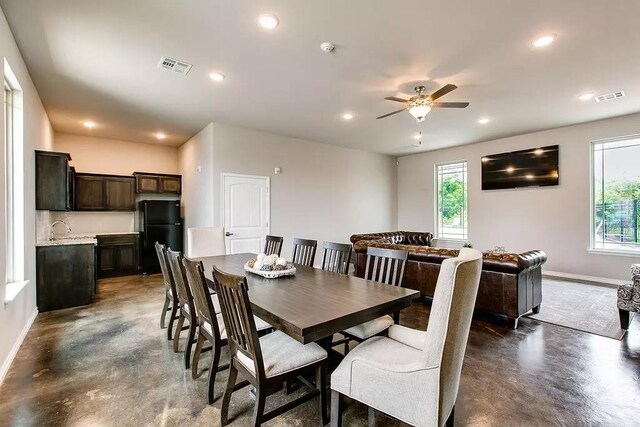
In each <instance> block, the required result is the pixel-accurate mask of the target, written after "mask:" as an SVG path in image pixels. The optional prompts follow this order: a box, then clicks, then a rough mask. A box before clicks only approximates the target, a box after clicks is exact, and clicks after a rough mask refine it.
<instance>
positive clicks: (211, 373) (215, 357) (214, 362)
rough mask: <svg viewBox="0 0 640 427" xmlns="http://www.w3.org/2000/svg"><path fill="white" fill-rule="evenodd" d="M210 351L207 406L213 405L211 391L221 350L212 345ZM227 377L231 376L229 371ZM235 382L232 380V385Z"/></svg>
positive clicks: (214, 383) (214, 382)
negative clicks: (211, 352)
mask: <svg viewBox="0 0 640 427" xmlns="http://www.w3.org/2000/svg"><path fill="white" fill-rule="evenodd" d="M212 351H213V354H212V356H213V357H212V358H211V369H210V370H209V391H208V393H209V405H211V404H212V403H213V389H214V387H215V385H216V373H217V372H218V366H219V365H220V353H221V352H222V349H221V348H220V347H219V346H217V345H215V344H214V346H213V350H212ZM234 369H235V368H234ZM229 376H231V371H229ZM235 381H236V380H235V379H234V380H233V382H234V385H235Z"/></svg>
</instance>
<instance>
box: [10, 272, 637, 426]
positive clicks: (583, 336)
mask: <svg viewBox="0 0 640 427" xmlns="http://www.w3.org/2000/svg"><path fill="white" fill-rule="evenodd" d="M162 298H163V289H162V285H161V279H160V277H159V276H151V277H142V276H140V277H129V278H120V279H110V280H106V281H102V282H101V283H100V285H99V293H98V297H97V300H96V301H95V302H94V304H92V305H90V306H87V307H81V308H75V309H68V310H61V311H57V312H50V313H43V314H41V315H39V316H38V318H37V319H36V321H35V323H34V325H33V327H32V329H31V331H30V332H29V334H28V335H27V338H26V340H25V342H24V344H23V345H22V348H21V349H20V351H19V353H18V355H17V357H16V359H15V362H14V364H13V366H12V367H11V369H10V371H9V373H8V376H7V378H6V379H5V381H4V383H3V384H2V385H1V386H0V425H17V426H22V425H38V426H41V425H56V426H59V425H72V426H112V425H118V426H140V425H159V426H187V425H189V426H191V425H197V426H210V425H213V426H215V425H219V408H220V401H221V399H218V400H217V401H216V402H215V404H214V405H211V406H210V405H207V403H206V387H207V375H206V372H205V371H204V368H205V366H206V365H207V364H208V360H209V359H208V357H209V355H208V354H207V355H205V356H204V358H203V361H202V364H201V366H202V368H203V369H202V370H203V374H202V375H201V376H200V378H198V379H197V380H192V379H191V376H190V372H189V371H186V370H185V369H184V367H183V359H182V353H177V354H176V353H174V352H173V350H172V348H171V345H170V344H169V342H167V340H166V331H165V330H160V328H159V323H158V321H159V313H160V308H161V305H162ZM543 307H544V305H543ZM543 309H544V308H543ZM427 318H428V307H426V306H424V305H423V304H421V303H419V304H415V305H414V306H413V307H412V308H410V309H407V310H405V312H403V316H402V320H401V323H403V324H406V325H409V326H413V327H417V328H422V329H424V328H425V326H426V322H427ZM226 378H227V374H226V372H222V373H220V374H219V375H218V378H217V382H216V396H218V397H219V396H221V394H222V393H221V390H222V388H223V387H224V384H225V381H226ZM300 392H301V390H298V393H300ZM291 397H292V396H285V395H284V394H283V393H282V392H280V393H279V394H277V395H275V396H274V397H272V398H270V399H271V400H269V399H268V400H267V407H268V408H269V405H270V402H272V403H273V402H282V401H284V400H286V399H289V398H291ZM252 403H253V402H252V400H251V398H250V395H249V392H248V390H247V389H244V390H241V391H239V392H237V393H235V394H234V397H233V399H232V407H231V410H230V414H231V416H232V417H235V420H234V423H233V425H238V426H243V425H247V424H248V423H249V421H250V416H251V409H252ZM639 422H640V319H638V318H636V319H634V321H633V324H632V325H631V331H630V333H628V334H627V335H626V336H625V338H624V339H623V340H622V341H616V340H613V339H609V338H605V337H600V336H597V335H592V334H588V333H583V332H580V331H575V330H572V329H568V328H564V327H560V326H555V325H552V324H547V323H541V322H538V321H536V320H533V319H522V320H521V322H520V327H519V328H518V329H517V330H515V331H514V330H509V329H507V328H506V326H505V325H504V324H503V323H502V322H501V319H499V318H490V317H485V316H476V318H475V319H474V322H473V325H472V329H471V334H470V337H469V345H468V349H467V355H466V358H465V363H464V368H463V372H462V380H461V383H460V393H459V396H458V401H457V405H456V420H455V423H456V425H459V426H462V425H471V426H501V425H504V426H521V425H522V426H523V425H526V426H537V425H539V426H550V425H566V426H585V425H611V426H614V425H615V426H632V425H638V424H639ZM366 423H367V416H366V408H365V407H363V406H362V405H360V404H358V403H354V402H348V404H347V408H346V411H345V417H344V424H345V425H347V426H364V425H366ZM318 424H320V422H319V415H318V409H317V403H316V401H315V400H313V401H310V402H307V403H306V404H304V405H302V406H300V407H298V408H296V409H294V410H292V411H290V412H288V413H287V414H285V415H282V416H280V417H278V418H276V419H274V420H272V421H270V422H269V423H267V425H272V426H276V425H277V426H280V425H286V426H309V425H318ZM379 425H385V426H386V425H396V423H394V422H392V421H391V420H389V419H386V418H383V417H379Z"/></svg>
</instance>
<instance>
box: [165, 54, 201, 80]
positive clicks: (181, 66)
mask: <svg viewBox="0 0 640 427" xmlns="http://www.w3.org/2000/svg"><path fill="white" fill-rule="evenodd" d="M191 67H193V65H191V64H189V63H187V62H184V61H179V60H177V59H173V58H169V57H167V56H163V57H162V58H160V62H159V63H158V68H162V69H163V70H167V71H173V72H174V73H178V74H182V75H183V76H186V75H187V73H188V72H189V70H191Z"/></svg>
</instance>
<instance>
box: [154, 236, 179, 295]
mask: <svg viewBox="0 0 640 427" xmlns="http://www.w3.org/2000/svg"><path fill="white" fill-rule="evenodd" d="M155 246H156V254H158V262H159V263H160V271H162V279H163V280H164V288H165V291H166V292H167V294H170V293H171V294H172V295H175V287H176V286H175V285H174V283H173V277H171V273H170V272H169V267H167V248H166V246H165V245H163V244H161V243H158V242H156V244H155Z"/></svg>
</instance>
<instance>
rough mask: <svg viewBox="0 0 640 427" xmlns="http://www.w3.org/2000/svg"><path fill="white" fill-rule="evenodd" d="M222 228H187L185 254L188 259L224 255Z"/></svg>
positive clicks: (225, 252) (225, 251)
mask: <svg viewBox="0 0 640 427" xmlns="http://www.w3.org/2000/svg"><path fill="white" fill-rule="evenodd" d="M226 254H227V250H226V248H225V239H224V228H216V227H189V228H188V229H187V254H186V256H188V257H189V258H202V257H207V256H217V255H226Z"/></svg>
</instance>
